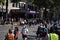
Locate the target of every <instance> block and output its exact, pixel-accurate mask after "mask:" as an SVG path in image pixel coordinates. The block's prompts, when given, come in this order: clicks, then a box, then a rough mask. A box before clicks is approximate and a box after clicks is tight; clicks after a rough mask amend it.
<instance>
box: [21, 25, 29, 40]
mask: <svg viewBox="0 0 60 40" xmlns="http://www.w3.org/2000/svg"><path fill="white" fill-rule="evenodd" d="M21 33H22V38H23V40H27V35H28V28H27V27H26V25H24V27H23V28H22V31H21Z"/></svg>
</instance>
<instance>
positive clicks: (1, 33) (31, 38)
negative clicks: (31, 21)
mask: <svg viewBox="0 0 60 40" xmlns="http://www.w3.org/2000/svg"><path fill="white" fill-rule="evenodd" d="M11 26H12V25H10V24H8V25H0V40H4V38H5V35H6V34H7V33H8V30H9V28H10V27H11ZM17 27H18V28H19V31H20V33H19V37H18V40H22V35H21V29H22V27H23V26H18V25H17ZM27 28H28V29H29V34H28V40H35V39H36V30H37V25H36V26H35V27H33V26H31V27H27Z"/></svg>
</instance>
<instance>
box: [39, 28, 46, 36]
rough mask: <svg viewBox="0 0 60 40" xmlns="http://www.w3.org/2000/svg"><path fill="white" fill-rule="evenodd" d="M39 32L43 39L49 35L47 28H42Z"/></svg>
mask: <svg viewBox="0 0 60 40" xmlns="http://www.w3.org/2000/svg"><path fill="white" fill-rule="evenodd" d="M39 32H40V36H42V37H45V36H46V35H47V32H46V29H45V28H40V30H39Z"/></svg>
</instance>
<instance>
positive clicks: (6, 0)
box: [6, 0, 8, 21]
mask: <svg viewBox="0 0 60 40" xmlns="http://www.w3.org/2000/svg"><path fill="white" fill-rule="evenodd" d="M7 15H8V0H6V21H7V18H8V17H7Z"/></svg>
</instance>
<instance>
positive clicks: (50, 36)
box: [48, 27, 59, 40]
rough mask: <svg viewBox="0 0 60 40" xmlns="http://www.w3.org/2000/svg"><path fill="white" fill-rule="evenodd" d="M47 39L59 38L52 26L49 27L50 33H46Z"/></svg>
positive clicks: (56, 39)
mask: <svg viewBox="0 0 60 40" xmlns="http://www.w3.org/2000/svg"><path fill="white" fill-rule="evenodd" d="M48 40H59V36H58V34H56V33H55V30H54V29H53V27H51V28H50V33H49V34H48Z"/></svg>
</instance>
